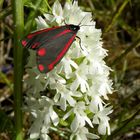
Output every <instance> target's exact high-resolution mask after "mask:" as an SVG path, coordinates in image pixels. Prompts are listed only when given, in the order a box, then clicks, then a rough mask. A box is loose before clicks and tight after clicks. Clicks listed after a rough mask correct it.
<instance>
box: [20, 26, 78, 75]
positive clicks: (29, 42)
mask: <svg viewBox="0 0 140 140" xmlns="http://www.w3.org/2000/svg"><path fill="white" fill-rule="evenodd" d="M79 29H80V26H79V25H73V24H70V25H65V26H58V27H53V28H48V29H43V30H39V31H36V32H33V33H30V34H28V35H27V37H26V38H25V39H23V40H22V45H23V46H24V47H26V48H29V49H33V50H36V56H37V57H36V58H37V60H36V61H37V67H38V69H39V71H40V72H42V73H47V72H49V71H50V70H52V69H53V68H54V66H56V65H57V64H58V63H59V62H60V60H61V59H62V58H63V56H64V55H65V54H66V52H67V51H68V49H69V48H70V46H71V44H72V43H73V41H74V40H75V37H76V34H77V32H78V30H79Z"/></svg>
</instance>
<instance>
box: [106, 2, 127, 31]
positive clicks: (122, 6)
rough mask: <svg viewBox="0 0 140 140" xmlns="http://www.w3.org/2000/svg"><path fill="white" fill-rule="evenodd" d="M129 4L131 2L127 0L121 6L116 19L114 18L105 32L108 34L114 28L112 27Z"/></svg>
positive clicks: (115, 16)
mask: <svg viewBox="0 0 140 140" xmlns="http://www.w3.org/2000/svg"><path fill="white" fill-rule="evenodd" d="M128 2H129V0H125V1H124V2H123V4H122V5H121V6H120V8H119V10H118V11H117V12H116V14H115V15H114V17H113V18H112V20H111V23H110V24H109V25H108V27H107V28H106V29H105V31H104V32H108V31H109V30H110V29H111V28H112V26H113V25H114V24H115V23H116V20H117V18H118V17H119V16H120V15H121V13H122V11H123V10H124V8H125V6H126V5H127V3H128Z"/></svg>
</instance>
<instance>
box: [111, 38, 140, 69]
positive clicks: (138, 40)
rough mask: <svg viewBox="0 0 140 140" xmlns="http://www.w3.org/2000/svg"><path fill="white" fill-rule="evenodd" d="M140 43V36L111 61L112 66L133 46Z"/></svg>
mask: <svg viewBox="0 0 140 140" xmlns="http://www.w3.org/2000/svg"><path fill="white" fill-rule="evenodd" d="M139 44H140V36H138V38H137V39H136V41H134V42H133V43H132V45H130V46H129V47H128V48H127V49H126V50H125V51H124V52H122V53H121V54H120V55H119V56H118V57H116V58H115V60H114V61H113V62H112V63H111V65H110V66H114V65H116V64H117V63H119V62H120V60H122V59H123V58H124V57H125V56H126V55H127V54H128V53H129V52H130V51H131V50H132V49H133V48H135V47H137V46H138V45H139Z"/></svg>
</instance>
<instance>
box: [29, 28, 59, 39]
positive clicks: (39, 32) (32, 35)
mask: <svg viewBox="0 0 140 140" xmlns="http://www.w3.org/2000/svg"><path fill="white" fill-rule="evenodd" d="M56 28H60V27H59V26H57V27H53V28H48V29H43V30H39V31H36V32H34V33H31V34H29V35H28V36H27V38H28V39H31V38H32V37H34V36H35V35H37V34H41V33H44V32H48V31H50V30H54V29H56Z"/></svg>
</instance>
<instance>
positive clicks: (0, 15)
mask: <svg viewBox="0 0 140 140" xmlns="http://www.w3.org/2000/svg"><path fill="white" fill-rule="evenodd" d="M11 12H12V7H11V6H9V7H7V8H5V9H4V10H1V11H0V20H2V19H3V18H5V17H6V16H8V15H10V14H11Z"/></svg>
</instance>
